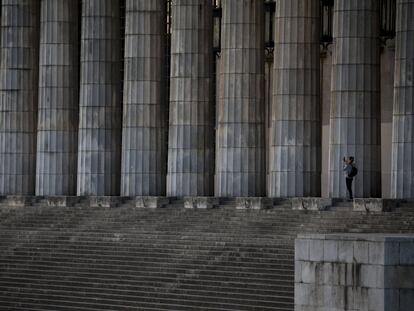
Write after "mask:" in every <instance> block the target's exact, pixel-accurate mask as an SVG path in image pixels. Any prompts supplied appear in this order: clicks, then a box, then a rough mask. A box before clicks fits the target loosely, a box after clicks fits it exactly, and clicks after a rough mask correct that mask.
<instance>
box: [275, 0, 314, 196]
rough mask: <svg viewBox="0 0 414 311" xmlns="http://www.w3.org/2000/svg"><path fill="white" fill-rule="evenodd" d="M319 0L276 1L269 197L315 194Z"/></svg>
mask: <svg viewBox="0 0 414 311" xmlns="http://www.w3.org/2000/svg"><path fill="white" fill-rule="evenodd" d="M319 6H320V1H319V0H308V1H302V0H279V1H276V22H275V51H274V62H273V70H274V75H273V76H274V86H273V105H272V111H271V127H270V159H269V165H270V172H269V180H268V195H269V196H270V197H296V196H299V197H306V196H309V197H317V196H320V195H321V122H320V111H321V109H320V94H319V93H320V73H319V72H320V47H319V42H320V31H319V24H320V22H319V15H320V8H319Z"/></svg>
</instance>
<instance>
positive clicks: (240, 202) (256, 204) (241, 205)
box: [236, 197, 273, 210]
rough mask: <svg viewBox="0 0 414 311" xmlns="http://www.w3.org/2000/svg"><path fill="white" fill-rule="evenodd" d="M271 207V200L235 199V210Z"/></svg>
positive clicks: (259, 198) (257, 198)
mask: <svg viewBox="0 0 414 311" xmlns="http://www.w3.org/2000/svg"><path fill="white" fill-rule="evenodd" d="M272 207H273V199H271V198H262V197H256V198H244V197H243V198H236V209H256V210H257V209H268V208H272Z"/></svg>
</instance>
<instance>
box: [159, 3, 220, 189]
mask: <svg viewBox="0 0 414 311" xmlns="http://www.w3.org/2000/svg"><path fill="white" fill-rule="evenodd" d="M213 66H214V62H213V15H212V2H211V0H193V1H188V0H175V1H173V5H172V39H171V86H170V90H171V91H170V121H169V124H170V125H169V143H168V175H167V195H170V196H210V195H214V106H213V103H214V98H213V94H214V93H213V70H214V67H213Z"/></svg>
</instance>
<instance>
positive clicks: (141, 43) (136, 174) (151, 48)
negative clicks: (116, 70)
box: [121, 0, 167, 196]
mask: <svg viewBox="0 0 414 311" xmlns="http://www.w3.org/2000/svg"><path fill="white" fill-rule="evenodd" d="M164 28H165V1H162V0H152V1H148V0H138V1H133V0H127V1H126V28H125V32H126V33H125V64H124V66H125V71H124V111H123V130H122V173H121V195H123V196H139V195H144V196H153V195H154V196H157V195H165V179H166V160H167V153H166V148H167V144H166V126H167V124H166V112H167V107H166V105H165V90H164V84H165V83H164V81H165V77H164V76H165V73H164V71H165V68H164V66H165V56H164V54H165V37H164V33H165V29H164Z"/></svg>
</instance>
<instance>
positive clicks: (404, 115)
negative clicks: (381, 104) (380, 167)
mask: <svg viewBox="0 0 414 311" xmlns="http://www.w3.org/2000/svg"><path fill="white" fill-rule="evenodd" d="M396 30H397V37H396V49H395V79H394V112H393V131H392V132H393V133H392V171H391V196H392V197H393V198H399V199H412V198H414V0H398V1H397V29H396Z"/></svg>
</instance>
